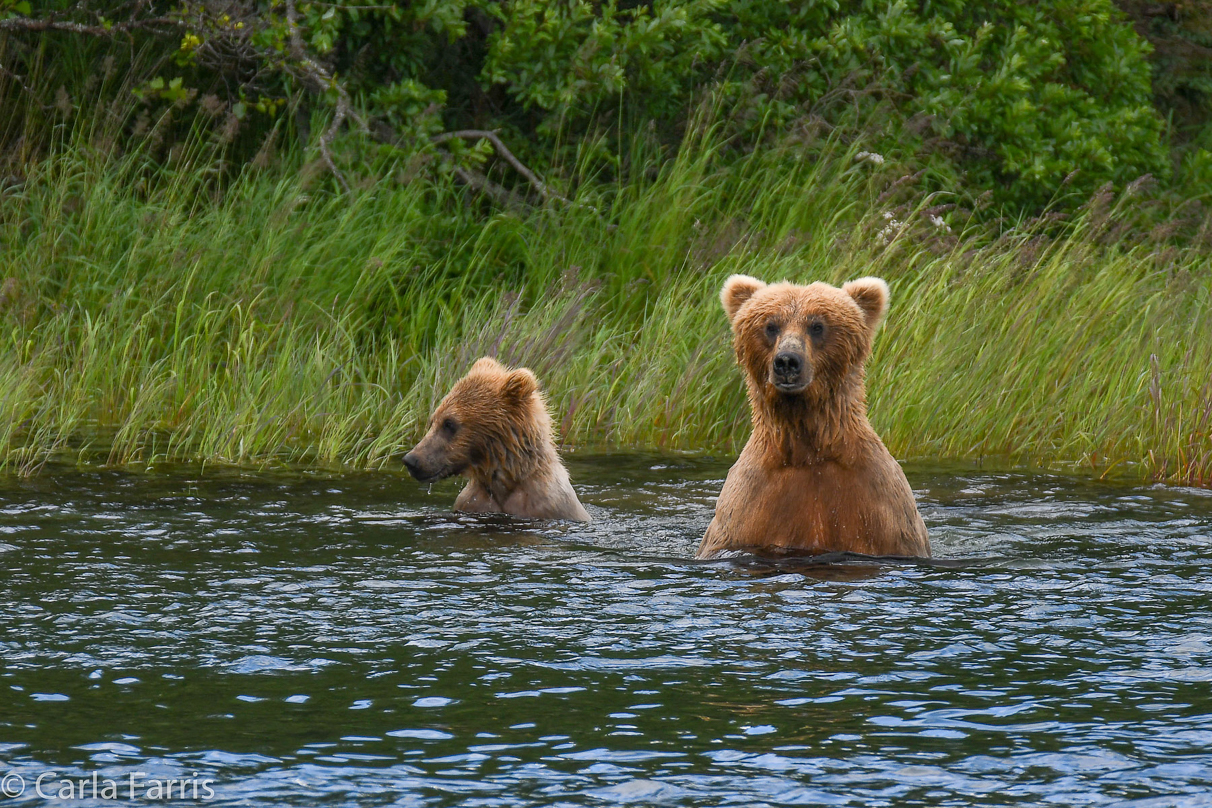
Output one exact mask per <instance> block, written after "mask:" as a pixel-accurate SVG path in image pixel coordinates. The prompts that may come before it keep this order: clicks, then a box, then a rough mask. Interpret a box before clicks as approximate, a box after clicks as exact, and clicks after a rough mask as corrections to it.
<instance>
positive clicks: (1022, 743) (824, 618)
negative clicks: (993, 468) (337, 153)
mask: <svg viewBox="0 0 1212 808" xmlns="http://www.w3.org/2000/svg"><path fill="white" fill-rule="evenodd" d="M570 467H571V471H572V474H573V480H574V482H575V483H576V484H577V485H578V488H579V489H580V491H581V498H582V500H583V501H584V502H585V503H586V504H587V506H588V507H589V509H590V511H591V513H592V514H593V516H594V518H595V520H596V521H595V522H594V523H593V524H591V525H590V526H588V527H584V526H571V525H562V524H555V523H527V522H518V521H511V520H509V519H507V518H502V517H473V516H454V515H452V514H451V513H450V512H449V511H448V508H449V506H450V504H451V503H452V502H453V500H454V496H455V494H456V493H457V485H456V484H455V483H453V482H450V483H444V484H441V485H438V486H435V487H434V488H433V490H432V492H429V493H427V492H426V490H425V489H424V488H423V487H419V486H417V484H416V483H414V482H412V481H411V480H409V479H408V478H407V477H405V476H402V475H396V474H378V475H356V476H337V477H333V476H324V477H321V476H309V475H302V474H295V475H280V476H274V475H233V474H226V475H220V474H213V473H208V474H206V475H205V476H199V475H196V474H194V475H188V474H184V475H168V476H165V475H155V476H140V475H130V474H120V473H115V472H92V473H82V472H76V471H72V472H49V473H47V474H45V475H43V476H41V477H38V478H35V479H32V480H26V481H18V480H13V479H8V480H4V481H0V506H2V507H0V560H2V561H3V563H4V568H5V576H4V581H3V589H2V590H0V591H2V592H3V597H2V598H0V655H2V664H0V775H3V774H5V773H9V772H15V773H18V774H20V775H21V777H22V778H23V779H24V780H25V781H27V782H29V783H30V786H29V788H27V790H26V791H25V792H24V793H23V794H22V796H20V797H18V798H17V799H16V801H15V802H16V803H18V804H20V803H24V802H33V801H36V800H38V797H37V796H36V795H35V794H33V793H32V791H33V788H32V783H33V781H34V779H35V778H36V777H37V775H38V774H40V773H43V772H47V771H53V772H55V773H56V776H57V777H85V776H91V774H92V773H93V772H98V773H99V776H100V777H102V778H105V777H110V778H114V779H118V778H123V779H125V778H127V777H128V776H129V773H131V772H142V773H144V775H142V776H143V777H146V778H169V777H175V778H188V777H192V776H193V775H194V773H198V777H199V778H209V779H213V781H214V784H213V790H214V792H215V796H214V798H213V799H212V800H211V804H235V803H238V804H266V805H270V804H273V805H279V804H295V805H312V804H320V803H323V804H326V805H343V804H349V805H381V804H400V805H418V806H422V805H424V806H429V805H451V806H453V805H460V806H532V805H533V806H540V805H541V806H549V805H591V806H592V805H609V804H613V803H631V804H638V805H648V804H663V805H704V806H707V805H711V806H716V805H745V806H757V805H855V806H882V805H957V806H959V805H964V806H966V805H983V806H984V805H988V806H992V805H1041V804H1045V805H1081V806H1087V805H1096V806H1103V805H1134V806H1135V805H1139V806H1208V805H1212V568H1210V566H1209V559H1210V558H1212V496H1209V495H1208V493H1206V492H1199V491H1193V490H1186V489H1167V488H1161V487H1142V486H1130V485H1107V484H1095V483H1091V482H1088V481H1083V480H1080V479H1073V478H1067V477H1056V476H1040V475H1035V476H1033V475H1022V474H1000V473H999V474H992V473H984V472H976V471H972V470H970V469H969V470H965V469H960V470H954V469H952V470H946V471H935V470H926V469H917V470H915V469H912V468H911V469H910V470H909V472H910V481H911V482H912V483H913V485H914V488H915V490H916V491H917V492H918V497H919V502H920V505H921V508H922V512H923V515H924V516H925V518H926V522H927V525H928V526H929V528H930V532H931V536H932V539H933V542H934V548H935V553H936V555H937V556H938V557H940V558H943V559H962V560H963V563H960V564H957V565H953V566H930V565H885V566H879V567H875V566H868V565H859V564H850V565H846V566H842V567H830V568H813V567H806V566H801V567H799V568H794V569H793V568H790V567H771V566H769V565H765V566H763V565H757V564H748V563H738V562H715V563H707V564H703V563H695V562H693V561H691V560H690V558H691V556H692V555H693V552H694V549H695V547H696V545H697V542H698V539H699V537H700V536H701V535H702V533H703V530H704V529H705V528H706V526H707V523H708V521H709V520H710V517H711V508H712V504H713V501H714V497H715V495H716V494H717V493H718V491H719V488H720V485H721V483H722V481H723V477H724V474H725V472H726V471H727V464H726V463H725V462H720V461H713V460H705V459H687V458H680V457H673V458H670V457H651V456H634V455H632V456H609V457H583V458H575V459H574V460H573V461H572V462H571V463H570ZM47 788H49V786H48V787H47ZM77 804H79V803H77ZM110 804H112V803H110Z"/></svg>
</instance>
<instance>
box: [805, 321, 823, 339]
mask: <svg viewBox="0 0 1212 808" xmlns="http://www.w3.org/2000/svg"><path fill="white" fill-rule="evenodd" d="M808 333H809V334H811V335H812V336H814V337H819V336H822V335H823V334H824V333H825V324H824V323H822V322H820V321H819V320H818V321H817V322H815V323H813V324H812V325H810V326H808Z"/></svg>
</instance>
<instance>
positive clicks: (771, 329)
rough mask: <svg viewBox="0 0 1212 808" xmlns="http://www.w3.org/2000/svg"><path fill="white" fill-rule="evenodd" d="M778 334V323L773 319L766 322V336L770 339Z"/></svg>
mask: <svg viewBox="0 0 1212 808" xmlns="http://www.w3.org/2000/svg"><path fill="white" fill-rule="evenodd" d="M778 335H779V324H778V323H776V322H774V321H773V320H771V321H770V322H768V323H766V336H767V337H769V338H770V339H774V338H775V337H777V336H778Z"/></svg>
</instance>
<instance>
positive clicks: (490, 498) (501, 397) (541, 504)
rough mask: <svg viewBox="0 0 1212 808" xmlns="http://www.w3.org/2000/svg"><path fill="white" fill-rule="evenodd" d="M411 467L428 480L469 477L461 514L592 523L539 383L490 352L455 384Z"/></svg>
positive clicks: (408, 461) (409, 460)
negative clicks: (554, 432) (575, 488)
mask: <svg viewBox="0 0 1212 808" xmlns="http://www.w3.org/2000/svg"><path fill="white" fill-rule="evenodd" d="M404 466H405V467H406V468H407V469H408V473H409V474H411V475H412V476H413V477H414V478H416V479H417V480H419V481H421V482H423V483H428V482H433V481H435V480H440V479H443V478H445V477H453V476H454V475H456V474H462V475H463V476H464V477H467V478H468V482H467V486H466V487H465V488H464V489H463V492H462V493H461V494H459V497H458V499H456V500H455V504H454V509H455V510H456V511H466V512H468V513H508V514H512V515H514V516H524V517H530V518H534V519H568V520H572V521H577V522H588V521H589V514H588V513H587V512H586V511H585V508H584V507H582V506H581V502H580V500H578V499H577V495H576V492H575V491H573V490H572V483H571V482H570V481H569V479H568V471H567V470H566V469H565V468H564V464H563V463H561V462H560V456H559V454H558V453H557V452H556V447H555V440H554V438H553V437H552V428H551V416H550V415H549V414H548V412H547V403H546V402H545V401H544V399H543V394H542V393H541V392H540V391H539V383H538V380H537V379H535V376H534V374H533V373H531V372H530V371H529V370H528V369H526V368H518V369H516V370H510V369H509V368H507V367H505V366H504V365H502V364H501V363H499V362H497V360H495V359H492V358H490V357H484V358H483V359H480V360H478V361H477V362H476V363H475V364H474V365H472V367H471V370H470V371H469V372H468V373H467V375H466V376H464V377H463V378H462V379H459V380H458V381H457V382H455V385H454V387H452V388H451V390H450V392H449V393H447V394H446V397H445V398H444V399H442V402H441V403H440V404H438V408H437V409H436V410H434V413H433V415H432V416H431V417H430V419H429V430H428V432H426V434H425V437H424V438H422V439H421V442H420V443H418V444H417V445H416V446H414V447H413V449H412V451H411V452H409V453H408V454H406V455H404Z"/></svg>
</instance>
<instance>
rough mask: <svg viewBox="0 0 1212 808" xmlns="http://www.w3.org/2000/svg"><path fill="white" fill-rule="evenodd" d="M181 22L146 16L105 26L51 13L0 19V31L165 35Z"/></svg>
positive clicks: (180, 24) (178, 28) (96, 35)
mask: <svg viewBox="0 0 1212 808" xmlns="http://www.w3.org/2000/svg"><path fill="white" fill-rule="evenodd" d="M181 26H182V23H181V21H180V20H174V19H173V18H171V17H147V18H145V19H141V20H138V19H131V20H127V21H126V22H116V23H114V24H113V25H111V26H109V27H106V26H103V25H85V24H84V23H79V22H69V21H67V20H59V19H56V18H55V17H54V16H53V15H52V16H50V17H43V18H42V19H33V18H31V17H9V18H8V19H4V20H0V31H5V32H13V31H18V32H30V33H41V32H43V31H67V32H68V33H72V34H85V35H87V36H95V37H107V38H108V37H112V36H114V35H115V34H128V33H130V32H131V31H146V32H148V33H152V34H159V35H161V36H166V35H170V34H175V33H177V32H179V31H180V30H181Z"/></svg>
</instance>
